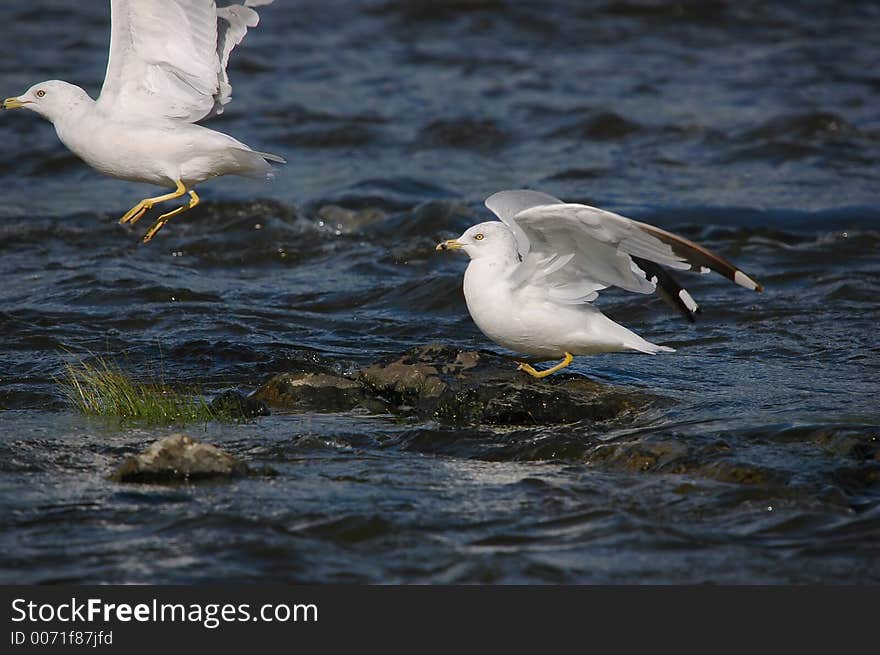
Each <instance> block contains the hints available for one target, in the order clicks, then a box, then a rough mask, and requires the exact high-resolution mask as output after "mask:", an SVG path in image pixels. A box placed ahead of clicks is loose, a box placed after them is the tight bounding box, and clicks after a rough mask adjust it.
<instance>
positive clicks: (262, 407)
mask: <svg viewBox="0 0 880 655" xmlns="http://www.w3.org/2000/svg"><path fill="white" fill-rule="evenodd" d="M210 407H211V411H212V412H213V413H214V414H218V415H221V416H230V417H232V418H254V417H257V416H268V415H269V414H270V412H269V408H268V407H266V403H264V402H263V401H262V400H259V399H257V398H254V397H252V396H246V395H244V394H243V393H241V392H239V391H224V392H223V393H222V394H220V395H219V396H217V397H216V398H214V400H212V401H211V405H210Z"/></svg>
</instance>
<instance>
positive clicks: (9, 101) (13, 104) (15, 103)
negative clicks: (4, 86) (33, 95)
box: [3, 98, 29, 109]
mask: <svg viewBox="0 0 880 655" xmlns="http://www.w3.org/2000/svg"><path fill="white" fill-rule="evenodd" d="M28 103H29V101H28V100H25V101H24V102H22V101H21V100H19V99H18V98H6V100H4V101H3V109H18V108H19V107H24V106H25V105H26V104H28Z"/></svg>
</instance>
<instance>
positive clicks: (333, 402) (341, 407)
mask: <svg viewBox="0 0 880 655" xmlns="http://www.w3.org/2000/svg"><path fill="white" fill-rule="evenodd" d="M252 397H253V398H256V399H259V400H262V401H264V402H266V403H267V404H268V405H270V406H273V407H279V408H288V409H293V410H311V411H347V410H350V409H354V408H355V407H363V408H366V409H368V410H370V411H374V412H389V413H393V414H398V415H402V416H415V417H418V418H421V419H428V420H436V421H439V422H441V423H447V424H455V425H479V424H487V425H515V426H518V425H538V424H540V425H546V424H558V423H572V422H576V421H581V420H584V419H589V420H594V421H603V420H608V419H612V418H616V417H619V416H621V415H623V414H625V413H627V412H629V411H631V410H635V409H638V408H640V407H641V406H643V405H644V404H646V402H648V401H650V400H652V399H653V398H652V397H650V396H647V395H645V394H642V393H639V392H625V391H623V390H621V389H617V388H615V387H611V386H608V385H604V384H600V383H597V382H593V381H591V380H587V379H585V378H583V377H581V376H574V375H570V374H569V375H565V374H560V375H555V376H553V377H550V378H545V379H542V380H536V379H534V378H531V377H529V376H528V375H526V374H524V373H521V372H519V371H517V367H516V364H515V363H514V362H513V361H512V360H510V359H507V358H505V357H502V356H500V355H496V354H494V353H490V352H486V351H479V352H476V351H463V350H460V349H457V348H452V347H450V346H444V345H439V344H430V345H426V346H420V347H417V348H413V349H411V350H409V351H407V352H406V353H404V354H403V355H401V356H399V357H397V358H395V359H393V360H389V361H385V362H379V363H376V364H373V365H371V366H368V367H366V368H363V369H361V370H360V371H357V372H356V373H354V374H353V375H352V377H342V376H339V375H329V374H315V373H304V372H299V373H283V374H280V375H276V376H275V377H273V378H272V379H271V380H269V381H268V382H267V383H266V384H264V385H263V386H262V387H260V388H259V389H257V391H255V392H254V394H252Z"/></svg>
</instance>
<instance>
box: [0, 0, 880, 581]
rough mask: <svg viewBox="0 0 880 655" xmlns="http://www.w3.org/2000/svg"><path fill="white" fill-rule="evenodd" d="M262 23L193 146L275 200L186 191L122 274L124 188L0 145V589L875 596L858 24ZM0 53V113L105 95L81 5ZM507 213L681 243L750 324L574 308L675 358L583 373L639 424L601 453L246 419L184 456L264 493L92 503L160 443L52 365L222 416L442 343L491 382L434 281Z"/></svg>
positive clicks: (866, 155) (875, 57)
mask: <svg viewBox="0 0 880 655" xmlns="http://www.w3.org/2000/svg"><path fill="white" fill-rule="evenodd" d="M261 16H262V23H261V25H260V26H259V28H258V29H256V30H254V31H252V32H250V33H249V34H248V36H247V39H246V41H245V43H244V44H243V45H242V46H241V47H240V48H239V49H237V50H236V51H235V52H234V54H233V57H232V63H231V66H230V78H231V81H232V84H233V98H234V99H233V102H232V103H231V104H230V105H228V107H227V111H226V113H225V114H223V116H221V117H220V118H218V119H215V120H213V121H211V122H210V123H209V125H210V127H212V128H213V129H217V130H220V131H224V132H228V133H229V134H232V135H234V136H235V137H237V138H239V139H241V140H242V141H244V142H246V143H248V144H249V145H251V146H253V147H254V148H258V149H261V150H268V151H270V152H277V153H279V154H281V155H283V156H285V157H286V158H287V159H288V160H289V163H288V164H287V165H286V166H285V167H283V168H281V169H279V170H278V175H277V178H276V179H275V180H274V182H272V183H269V184H262V183H259V182H254V181H251V180H240V179H234V178H223V179H221V180H217V181H214V182H209V183H206V184H204V185H203V186H201V187H200V193H201V195H202V198H203V200H204V204H203V205H202V207H200V208H198V209H197V210H195V211H193V212H192V213H190V214H187V215H185V216H184V217H182V218H181V219H179V220H173V221H172V222H171V223H169V225H168V226H167V227H166V228H165V229H164V230H163V232H162V233H161V234H160V235H159V237H157V239H156V240H155V241H154V242H153V243H151V244H150V245H149V246H141V245H140V244H139V242H138V241H139V236H140V234H141V232H142V231H143V230H142V229H141V228H140V227H139V228H138V229H136V230H132V229H130V228H126V227H122V226H119V225H118V224H117V222H116V219H117V218H118V217H119V216H120V215H121V214H122V213H123V212H124V211H125V210H126V209H128V207H130V206H131V205H132V204H134V203H135V202H136V201H137V200H139V199H140V198H142V197H145V196H147V195H152V194H153V192H154V189H153V188H151V187H148V186H144V185H136V184H131V183H125V182H120V181H116V180H112V179H109V178H104V177H101V176H100V175H99V174H97V173H96V172H94V171H92V170H91V169H89V168H88V167H87V166H85V165H84V164H82V163H81V162H79V161H78V160H77V159H76V158H75V157H74V156H73V155H71V154H70V153H69V152H67V151H66V150H65V149H64V148H63V146H62V145H61V144H60V143H59V142H58V141H57V138H56V136H55V134H54V131H53V130H52V127H51V126H50V125H49V124H48V123H45V122H43V121H41V120H40V119H38V118H37V117H36V116H34V115H32V114H29V113H27V112H4V113H3V115H2V116H0V140H2V143H3V144H4V156H3V157H2V159H0V184H2V191H0V279H2V280H3V285H2V286H0V334H2V337H0V526H2V530H0V567H2V568H0V579H2V580H3V581H6V582H21V583H24V582H27V583H32V582H43V583H45V582H60V581H70V582H154V583H189V582H206V581H218V580H224V581H286V582H294V581H296V582H331V581H352V582H354V581H356V582H419V583H421V582H505V583H506V582H566V583H567V582H606V583H617V582H628V583H639V582H654V583H656V582H662V583H665V582H691V583H700V582H716V583H776V582H826V583H859V582H874V583H876V582H880V546H878V544H880V482H878V480H880V409H878V395H880V382H878V372H880V357H878V355H880V344H878V337H877V325H878V322H880V310H878V303H877V297H878V294H880V264H878V247H880V199H878V189H880V184H878V174H880V114H878V107H880V103H878V101H880V72H878V71H880V69H878V62H880V41H878V39H877V36H876V35H877V29H878V27H880V3H876V2H861V3H839V2H831V1H826V2H819V1H812V2H810V1H808V2H778V3H762V2H725V1H721V0H717V1H709V2H696V1H694V2H659V1H652V0H629V1H623V2H613V1H610V0H609V1H604V2H600V1H596V2H592V1H580V2H563V1H556V2H514V1H513V0H436V1H431V2H428V1H422V0H389V1H384V2H382V1H362V2H355V1H353V0H322V1H321V2H312V1H308V0H306V1H303V0H297V1H296V2H293V1H291V0H277V1H276V2H275V3H274V4H273V5H271V6H269V7H265V8H263V9H262V10H261ZM0 21H2V25H3V27H2V28H0V29H2V32H3V38H2V39H0V86H2V93H3V94H4V97H5V96H12V95H17V94H19V93H22V92H23V91H24V90H25V89H26V88H28V87H29V86H30V85H31V84H32V83H34V82H37V81H40V80H43V79H52V78H58V79H66V80H68V81H71V82H74V83H77V84H80V85H81V86H83V87H84V88H85V89H86V90H87V91H89V92H90V93H91V94H92V95H93V96H96V95H97V93H98V91H99V89H100V84H101V80H102V79H103V72H104V67H105V65H106V54H107V43H108V38H109V5H108V3H105V2H88V3H73V2H68V1H66V0H65V1H61V0H9V1H7V2H3V3H2V4H0ZM518 187H531V188H537V189H541V190H544V191H547V192H549V193H552V194H554V195H557V196H559V197H561V198H563V199H565V200H567V201H576V202H586V203H589V204H594V205H597V206H600V207H603V208H606V209H611V210H614V211H618V212H621V213H624V214H626V215H628V216H631V217H633V218H638V219H640V220H645V221H648V222H652V223H654V224H656V225H660V226H662V227H664V228H666V229H669V230H672V231H675V232H678V233H680V234H683V235H685V236H688V237H690V238H692V239H694V240H697V241H699V242H700V243H703V244H704V245H707V246H708V247H710V248H712V249H714V250H716V251H718V252H720V253H723V254H725V255H726V256H728V257H730V258H731V259H732V260H733V261H735V262H737V263H738V264H739V265H740V266H741V267H742V268H743V269H744V270H746V271H747V272H748V273H750V274H752V275H753V276H754V277H756V278H757V279H759V280H760V281H761V282H763V283H764V284H765V285H766V291H765V293H764V294H762V295H757V294H752V293H748V292H746V291H744V290H742V289H739V288H736V287H733V285H730V284H729V283H727V282H726V281H724V280H722V279H721V278H718V277H708V276H707V277H699V278H696V279H694V278H691V280H689V282H690V284H689V285H688V286H689V288H690V289H691V291H692V293H693V295H694V296H695V297H696V298H697V300H698V301H699V302H701V304H702V305H703V308H704V314H703V316H702V319H701V320H699V321H698V322H697V323H696V324H694V325H688V324H686V323H684V322H682V321H681V320H680V318H679V317H678V316H677V315H675V314H674V313H673V312H671V311H669V310H667V309H666V307H665V306H664V305H663V304H662V303H661V302H660V301H659V300H657V299H652V298H645V297H641V296H636V295H633V294H624V293H614V292H611V293H607V294H603V296H602V297H601V298H600V299H599V301H598V304H599V305H600V306H601V307H602V308H603V310H605V311H607V313H608V314H609V315H610V316H611V317H612V318H614V319H615V320H618V321H619V322H622V323H624V324H625V325H627V326H629V327H631V328H633V329H634V330H635V331H636V332H638V333H639V334H641V335H643V336H644V337H645V338H647V339H649V340H651V341H653V342H655V343H662V344H668V345H672V346H674V347H676V348H677V349H678V352H677V353H676V354H675V355H672V356H664V357H639V356H627V355H606V356H597V357H592V358H579V359H578V360H577V361H576V363H575V364H574V366H573V367H572V371H573V372H575V373H577V374H581V375H585V376H588V377H590V378H592V379H594V380H597V381H600V382H607V383H610V384H616V385H619V386H623V387H631V388H637V389H642V390H645V391H648V392H650V393H652V394H654V395H656V396H660V397H662V398H663V399H664V402H663V403H661V404H659V405H658V406H655V407H651V408H646V410H645V411H644V412H643V413H641V414H640V415H638V416H633V417H630V419H629V420H628V421H626V422H615V423H612V424H602V423H600V424H596V423H591V422H582V423H577V424H568V425H562V426H553V427H537V428H528V429H525V428H522V429H510V430H498V429H492V428H487V427H475V428H467V429H465V428H458V429H453V428H450V427H444V426H442V425H438V424H436V423H434V422H430V421H428V422H418V421H401V420H399V419H393V418H391V417H389V416H384V415H382V416H373V415H368V414H365V413H363V412H358V411H355V412H346V413H336V414H333V413H330V414H315V413H277V412H276V413H274V414H272V415H271V416H268V417H264V418H261V419H259V420H257V421H254V422H251V423H247V424H242V425H215V424H209V425H208V426H196V427H195V428H193V427H190V428H189V432H190V433H192V434H193V435H194V436H196V437H198V438H201V439H204V440H206V441H210V442H211V443H215V444H217V445H219V446H221V447H223V448H225V449H227V450H229V451H230V452H232V453H234V454H236V455H238V456H240V457H243V458H245V459H247V460H248V461H250V462H252V463H256V464H264V465H270V466H272V467H274V468H275V469H276V470H278V472H279V475H278V476H277V477H275V478H273V479H269V480H267V479H247V480H242V481H238V482H233V483H230V484H224V485H219V484H218V485H207V486H205V485H202V486H181V487H158V488H154V487H145V486H122V485H117V484H114V483H111V482H109V481H108V480H107V475H108V474H109V473H110V471H111V470H112V469H113V467H114V466H115V465H116V464H118V463H119V461H121V459H122V458H124V457H125V456H126V455H128V454H130V453H132V452H135V451H138V450H140V449H142V448H143V447H144V446H145V445H146V444H148V443H149V442H151V441H153V440H154V439H155V438H157V437H158V436H161V435H164V434H168V433H170V432H172V431H175V430H176V429H179V428H173V427H172V428H161V429H154V428H145V427H138V426H136V425H121V426H120V425H116V424H112V423H108V422H106V421H101V420H97V419H87V418H84V417H81V416H80V415H78V414H76V413H75V412H74V411H73V410H72V409H71V408H69V407H68V406H67V405H66V404H65V402H64V400H63V398H62V396H61V393H60V391H59V388H58V384H57V382H56V378H57V376H58V375H59V374H60V373H61V371H62V367H63V364H64V362H65V361H69V360H71V359H76V358H78V357H83V356H86V355H88V354H101V355H103V356H106V357H108V358H110V359H112V360H114V361H118V362H120V363H121V364H122V365H123V366H125V367H127V368H128V370H131V371H132V372H134V373H136V374H137V373H140V374H146V373H147V372H149V371H156V370H159V369H161V371H162V372H163V375H164V376H165V377H166V379H169V380H170V381H172V382H185V383H192V384H199V385H202V386H203V387H204V388H205V389H206V391H207V392H208V393H209V394H214V393H219V392H221V391H223V390H225V389H229V388H238V389H245V390H247V389H252V388H254V387H255V386H256V385H258V384H259V383H260V382H262V381H263V380H264V379H266V378H267V377H268V376H269V375H270V374H272V373H275V372H279V371H284V370H289V369H295V368H296V367H297V366H300V365H301V364H303V363H304V362H307V363H311V364H315V363H316V362H317V363H320V364H321V365H322V366H326V367H327V368H328V369H330V370H336V371H339V372H345V371H351V370H353V369H354V368H355V367H356V366H359V365H364V364H367V363H369V362H372V361H375V360H377V359H380V358H382V357H386V356H391V355H395V354H397V353H400V352H402V351H403V350H405V349H407V348H409V347H412V346H415V345H419V344H424V343H428V342H434V341H439V342H443V343H447V344H450V345H453V346H457V347H462V348H471V349H474V348H488V349H495V347H494V346H493V345H492V344H491V343H490V342H488V340H487V339H486V338H485V337H483V336H482V335H481V334H480V333H479V332H478V330H477V329H476V327H475V326H474V325H473V324H472V322H471V321H470V318H469V317H468V315H467V311H466V308H465V306H464V302H463V299H462V297H461V275H462V272H463V269H464V266H465V261H464V260H463V259H459V258H455V257H449V256H439V255H436V254H435V252H434V250H433V246H434V244H435V243H436V242H437V241H438V240H439V239H441V238H448V237H450V236H453V235H456V234H457V233H459V232H460V231H462V230H463V229H465V228H466V227H467V226H469V225H471V224H473V223H475V222H478V221H480V220H486V219H487V218H488V214H487V212H486V210H485V209H484V208H483V207H482V200H483V199H484V198H485V197H486V196H488V195H490V194H491V193H493V192H495V191H497V190H500V189H503V188H518ZM496 350H497V349H496ZM499 444H502V446H501V447H498V448H496V447H495V446H498V445H499ZM572 444H575V447H572ZM489 445H492V446H493V447H492V448H489V447H488V446H489ZM608 453H611V454H610V455H609V454H608ZM615 453H628V455H627V456H623V455H619V456H617V455H615ZM633 453H642V454H643V456H642V457H641V458H634V456H633V455H632V454H633Z"/></svg>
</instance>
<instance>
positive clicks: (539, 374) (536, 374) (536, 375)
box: [517, 353, 574, 378]
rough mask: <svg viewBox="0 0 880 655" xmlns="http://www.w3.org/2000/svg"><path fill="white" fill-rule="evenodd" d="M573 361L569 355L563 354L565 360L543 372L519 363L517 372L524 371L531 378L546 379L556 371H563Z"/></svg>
mask: <svg viewBox="0 0 880 655" xmlns="http://www.w3.org/2000/svg"><path fill="white" fill-rule="evenodd" d="M573 359H574V357H572V356H571V353H565V358H564V359H563V360H562V361H561V362H559V363H558V364H557V365H556V366H551V367H550V368H548V369H546V370H544V371H538V370H536V369H535V368H533V367H532V366H531V365H530V364H526V363H525V362H520V363H519V369H517V370H520V371H525V372H526V373H528V374H529V375H531V376H532V377H533V378H546V377H547V376H548V375H553V374H554V373H556V371H561V370H562V369H564V368H565V367H566V366H568V365H569V364H571V360H573Z"/></svg>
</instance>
